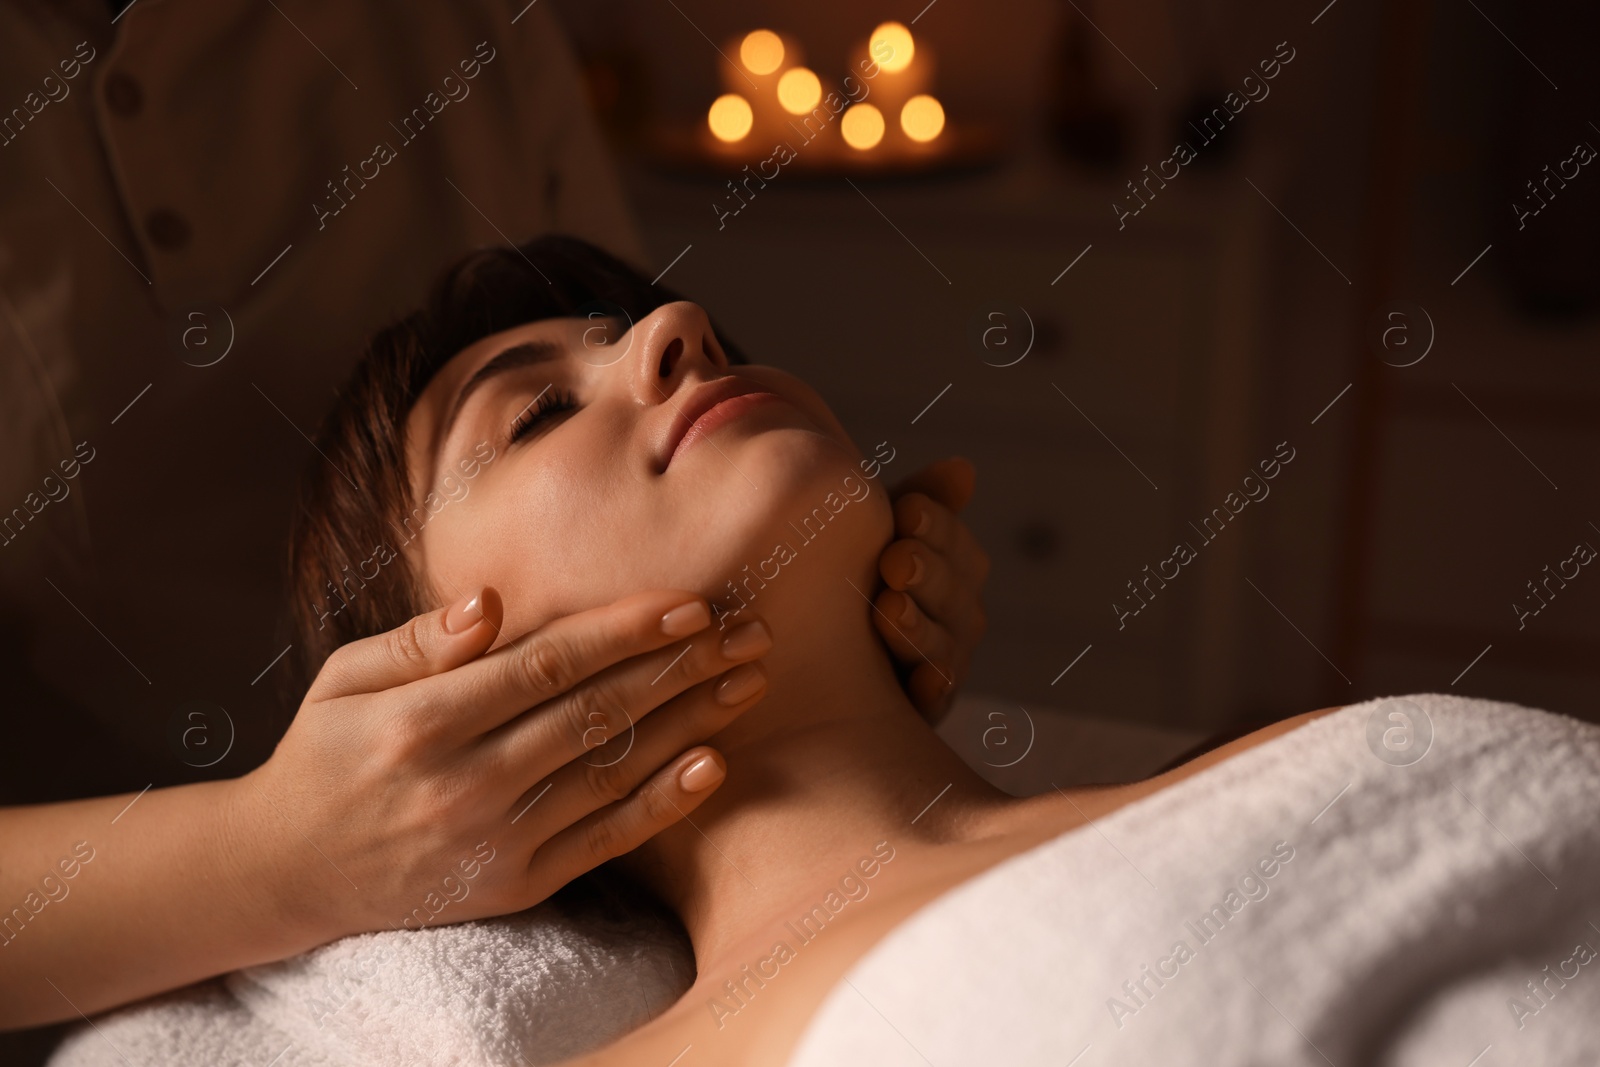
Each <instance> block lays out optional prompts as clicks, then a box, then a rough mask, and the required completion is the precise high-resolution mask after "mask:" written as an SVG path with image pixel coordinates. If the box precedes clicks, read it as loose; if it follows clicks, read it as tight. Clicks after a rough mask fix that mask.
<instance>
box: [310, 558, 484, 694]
mask: <svg viewBox="0 0 1600 1067" xmlns="http://www.w3.org/2000/svg"><path fill="white" fill-rule="evenodd" d="M502 617H503V610H502V606H501V603H500V594H499V593H496V592H495V591H494V590H493V589H491V588H489V587H488V586H485V587H484V588H482V589H480V590H479V591H478V592H476V593H469V594H468V595H466V596H464V597H462V598H461V599H460V600H457V601H456V602H455V603H454V604H452V605H450V606H449V607H447V608H439V609H438V610H436V611H430V612H428V613H426V614H423V615H418V616H416V617H415V618H412V619H408V620H407V621H406V622H405V623H403V624H402V625H400V626H397V627H396V628H394V629H393V630H389V631H388V632H386V633H381V634H377V635H376V636H373V637H366V638H362V639H361V640H359V641H352V642H350V643H349V644H348V645H345V646H344V647H342V648H340V649H339V650H338V651H336V652H334V654H333V655H331V656H329V657H328V661H327V662H326V663H324V664H323V665H322V670H320V671H318V672H317V677H316V680H315V681H314V682H312V683H311V690H310V692H308V693H307V694H306V699H307V700H308V701H317V700H332V699H334V698H336V697H343V696H352V695H354V694H356V693H377V692H381V691H383V690H385V689H393V688H395V687H396V686H401V685H405V684H407V683H408V682H415V681H417V680H419V679H422V678H427V677H430V676H432V675H435V674H443V673H444V672H446V671H452V670H455V669H456V668H457V667H460V666H461V665H462V664H465V663H469V662H471V661H472V660H474V659H476V658H478V657H479V656H481V655H483V653H484V651H485V650H486V649H488V647H489V646H490V645H491V644H493V643H494V640H495V638H496V637H497V636H498V635H499V633H500V622H501V619H502Z"/></svg>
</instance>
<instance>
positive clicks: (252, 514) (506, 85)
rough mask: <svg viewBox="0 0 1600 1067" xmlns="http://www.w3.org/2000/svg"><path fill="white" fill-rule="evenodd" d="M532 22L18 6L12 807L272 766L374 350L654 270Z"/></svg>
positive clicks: (234, 8)
mask: <svg viewBox="0 0 1600 1067" xmlns="http://www.w3.org/2000/svg"><path fill="white" fill-rule="evenodd" d="M524 2H525V0H501V2H496V0H474V2H459V0H458V2H451V3H443V2H438V0H416V2H408V3H404V4H395V3H380V2H378V0H339V2H337V3H327V4H313V3H306V2H304V0H294V2H291V0H278V2H276V3H260V2H246V0H205V2H199V0H137V2H136V3H134V4H133V6H131V7H129V8H127V9H125V10H124V11H123V12H122V13H121V15H119V16H116V21H115V24H113V11H112V9H111V7H110V6H109V5H107V4H104V3H95V2H91V0H56V2H48V3H47V2H44V0H0V415H3V419H0V449H3V451H0V671H3V676H4V679H5V684H6V685H7V687H8V690H9V695H8V696H7V697H5V698H3V699H0V709H4V710H3V711H0V723H3V726H4V734H0V802H15V801H19V800H28V799H37V800H44V799H54V798H56V797H57V796H65V795H72V794H75V793H83V792H95V793H98V792H106V791H109V790H111V789H114V788H122V789H126V788H133V789H138V788H142V787H143V786H144V785H145V784H146V783H147V782H150V781H155V782H156V783H157V784H162V783H170V782H174V781H183V780H189V779H193V778H195V777H200V776H203V775H234V774H238V773H242V772H243V771H244V770H247V769H248V768H249V767H251V766H253V765H254V764H255V763H257V762H259V761H260V760H261V759H263V758H265V756H266V755H267V754H268V753H269V752H270V751H271V746H272V744H273V743H274V742H275V740H276V738H277V736H279V735H280V734H281V732H282V730H283V728H284V726H285V725H286V722H287V716H288V715H289V714H290V712H291V711H292V708H289V709H286V708H284V707H283V706H282V705H283V701H282V700H281V697H280V693H279V691H277V690H276V689H275V688H274V687H273V683H274V681H275V679H274V677H273V670H266V668H267V667H268V664H269V663H271V662H273V659H274V657H275V656H277V655H278V653H279V652H280V651H281V650H283V648H284V646H285V645H287V644H288V643H289V639H290V638H289V634H288V633H287V630H286V628H285V627H284V625H283V622H282V620H283V618H284V611H283V602H282V597H283V589H284V582H283V574H284V558H285V553H284V548H285V545H286V539H287V531H288V526H289V518H290V508H291V502H292V499H293V492H294V487H295V484H296V482H297V480H298V477H299V474H300V471H301V470H302V468H303V467H304V465H305V463H306V462H307V461H308V460H309V459H314V458H315V453H314V452H313V450H312V447H311V445H310V444H309V442H308V440H307V437H306V436H305V435H306V434H312V433H314V432H315V427H316V425H317V424H318V422H319V420H320V419H321V418H322V416H323V414H324V412H325V410H326V408H327V406H328V403H329V400H330V396H331V393H332V391H333V390H334V389H335V387H336V386H338V385H339V384H340V382H341V381H342V380H343V379H344V378H345V377H346V375H347V374H348V372H349V371H350V369H351V367H352V365H353V363H354V360H355V357H356V356H357V354H358V353H359V350H360V345H361V342H362V340H363V338H364V337H365V336H366V335H367V334H369V333H370V332H371V331H372V330H373V329H374V328H375V327H377V326H380V325H382V324H383V323H385V322H387V321H389V320H390V319H392V318H393V317H395V316H397V315H399V314H401V313H404V312H405V311H408V310H410V309H411V308H412V307H413V306H414V305H415V304H416V303H417V302H418V301H419V298H420V297H421V295H422V294H423V292H424V291H425V289H426V286H427V284H428V282H429V281H430V280H431V279H432V278H433V277H434V276H435V275H436V274H437V272H438V271H439V269H440V268H441V267H442V266H443V265H444V264H445V263H446V262H448V261H449V260H451V259H453V258H454V257H455V256H456V255H458V254H459V253H461V252H464V251H466V250H467V249H469V248H472V247H476V246H481V245H486V244H498V243H504V242H506V241H518V240H525V239H527V238H529V237H531V236H534V235H536V234H538V233H540V232H544V231H550V230H559V231H565V232H569V233H575V234H577V235H579V236H583V237H586V238H588V239H590V240H593V241H595V242H596V243H599V244H601V245H603V246H606V247H608V248H610V249H612V250H613V251H615V252H617V253H619V254H621V255H623V256H624V257H626V258H630V259H633V260H635V261H636V262H637V261H639V260H640V259H641V258H642V256H641V251H640V249H639V246H638V244H637V238H636V236H635V234H634V232H633V230H632V228H631V226H630V224H629V221H628V219H627V217H626V215H625V212H624V209H623V206H622V201H621V196H620V193H619V189H618V185H617V182H616V180H615V177H614V175H613V174H612V173H611V171H610V170H609V167H608V164H607V161H606V157H605V154H604V150H603V147H602V144H601V139H600V137H599V134H598V132H597V130H596V127H595V124H594V122H593V119H592V117H591V116H590V115H589V113H588V111H587V107H586V103H585V101H584V99H583V94H582V90H581V84H580V76H579V72H578V69H577V67H576V64H575V63H574V60H573V58H572V56H571V54H570V52H569V51H568V49H567V47H566V45H565V42H564V41H563V39H562V37H561V34H560V32H559V29H558V27H557V25H556V24H555V21H554V18H553V16H552V15H551V13H550V11H549V8H548V5H528V6H527V7H524ZM291 20H292V21H291ZM224 353H226V354H225V355H224ZM283 666H284V665H283V664H282V663H279V664H277V666H276V667H275V668H274V670H279V671H281V670H282V669H283ZM263 672H264V676H262V677H261V678H260V680H259V681H258V682H254V683H253V680H255V679H257V677H258V675H263ZM190 701H205V702H208V703H209V704H211V705H216V706H220V707H221V708H222V709H224V710H225V712H226V716H225V718H226V721H223V719H222V717H220V716H216V715H215V714H213V715H212V716H211V718H210V719H208V720H207V721H206V725H207V727H208V728H209V729H210V730H211V731H212V733H211V735H210V737H209V738H206V737H205V736H201V737H199V738H198V740H199V741H200V742H201V744H200V745H199V746H197V745H196V744H195V741H196V740H197V739H196V738H195V737H193V736H191V737H190V738H188V739H186V740H184V741H182V742H181V743H180V741H179V740H178V736H177V734H175V733H174V730H175V729H178V727H176V726H175V722H176V720H175V716H178V717H180V718H181V716H182V714H183V712H182V711H181V709H183V708H184V707H185V705H186V704H187V703H188V702H190ZM230 723H231V726H232V728H233V730H234V731H236V734H237V736H236V737H235V738H234V739H233V742H232V744H233V747H232V751H231V752H230V753H229V755H228V756H227V758H225V759H222V760H220V761H219V762H217V763H216V764H214V765H212V766H211V767H210V768H209V769H208V770H205V771H196V770H193V769H191V768H193V767H194V766H195V765H196V764H199V763H204V762H206V760H207V759H209V758H210V756H212V755H216V754H219V753H220V752H221V751H222V746H223V745H224V743H226V742H227V741H228V740H229V737H228V734H229V724H230ZM205 743H210V744H211V746H212V747H211V748H210V749H205V748H204V747H203V745H204V744H205ZM41 764H45V765H48V766H49V767H50V768H51V769H50V770H49V772H48V777H49V778H50V779H51V780H52V781H54V782H55V783H57V784H56V785H55V786H54V787H52V788H51V789H49V790H46V791H44V792H43V793H41V792H40V790H38V789H32V790H29V792H30V793H31V794H32V795H17V791H16V790H14V789H13V788H12V787H11V785H10V783H12V782H13V781H15V775H16V774H17V773H18V772H17V771H16V769H15V768H19V767H23V766H28V767H33V768H35V770H34V772H33V773H31V774H29V775H28V776H27V777H29V778H34V779H37V778H39V777H41V776H40V775H39V774H38V772H37V768H39V767H40V766H41ZM185 764H188V766H185Z"/></svg>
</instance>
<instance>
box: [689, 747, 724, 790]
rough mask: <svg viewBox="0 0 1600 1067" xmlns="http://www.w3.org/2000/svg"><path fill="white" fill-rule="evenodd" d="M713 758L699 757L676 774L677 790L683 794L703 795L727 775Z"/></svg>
mask: <svg viewBox="0 0 1600 1067" xmlns="http://www.w3.org/2000/svg"><path fill="white" fill-rule="evenodd" d="M727 773H728V772H727V771H725V770H723V769H722V764H720V763H718V762H717V759H716V757H715V756H701V757H700V758H699V759H697V760H695V761H694V762H693V763H691V764H689V766H687V767H685V768H684V769H683V770H681V771H679V772H678V788H680V789H682V790H683V791H684V792H685V793H703V792H705V791H706V790H707V789H710V788H711V787H712V786H714V785H716V784H717V783H718V782H720V781H722V779H723V778H724V777H725V776H726V775H727Z"/></svg>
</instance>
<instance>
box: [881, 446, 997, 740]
mask: <svg viewBox="0 0 1600 1067" xmlns="http://www.w3.org/2000/svg"><path fill="white" fill-rule="evenodd" d="M976 480H977V471H976V469H975V468H974V467H973V466H972V464H971V463H969V462H968V461H967V460H964V459H946V460H940V461H939V462H938V463H932V464H929V465H928V466H926V467H924V468H923V469H922V470H920V471H918V472H916V473H915V474H913V475H912V476H911V477H910V478H908V479H907V480H906V481H904V482H902V483H901V484H900V485H898V486H896V487H895V489H894V492H893V493H892V496H893V497H894V528H895V536H896V537H897V538H898V539H897V540H895V541H894V542H893V543H891V544H890V545H889V547H888V548H886V549H884V551H883V555H882V556H881V557H880V558H879V560H878V572H879V573H880V574H882V575H883V580H884V582H885V583H886V584H887V585H888V586H889V588H888V589H886V590H884V591H883V592H881V593H879V594H878V599H877V601H876V605H877V608H878V610H877V611H875V612H873V613H872V617H873V621H874V622H876V623H877V626H878V632H879V633H880V634H882V635H883V639H884V641H886V642H887V643H888V645H889V650H890V651H891V652H892V653H893V654H894V657H895V659H896V660H898V661H899V664H900V669H901V676H902V677H903V678H904V679H905V686H906V691H907V692H908V693H909V694H910V696H911V700H912V702H913V703H914V704H915V705H916V706H917V710H919V711H921V712H922V714H923V715H924V716H925V717H926V718H927V719H928V720H929V721H930V722H935V723H937V722H938V721H939V720H940V719H941V718H943V717H944V714H945V712H946V711H948V710H949V707H950V698H951V697H952V696H953V695H954V694H955V691H956V688H957V687H958V686H960V684H961V682H962V681H963V680H965V678H966V676H967V668H968V667H969V666H970V665H971V663H972V653H973V651H974V650H975V649H977V647H978V641H979V639H980V638H982V637H983V629H984V625H985V619H984V614H983V603H982V596H983V583H984V580H985V579H986V578H988V576H989V557H988V555H986V554H985V553H984V551H983V549H982V548H981V547H979V545H978V541H977V538H975V537H973V535H972V531H971V530H969V529H967V527H966V524H965V523H963V522H962V521H961V519H960V518H959V517H958V515H957V513H958V512H959V511H960V510H961V509H962V508H964V507H966V506H967V501H968V500H970V499H971V498H972V490H973V486H974V484H975V482H976Z"/></svg>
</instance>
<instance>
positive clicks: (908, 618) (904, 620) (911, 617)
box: [900, 593, 918, 626]
mask: <svg viewBox="0 0 1600 1067" xmlns="http://www.w3.org/2000/svg"><path fill="white" fill-rule="evenodd" d="M900 598H901V601H902V603H901V607H900V625H901V626H911V625H913V624H914V623H915V622H916V621H917V614H918V612H917V602H916V601H915V600H912V599H911V597H910V596H909V595H907V594H905V593H901V594H900Z"/></svg>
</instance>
